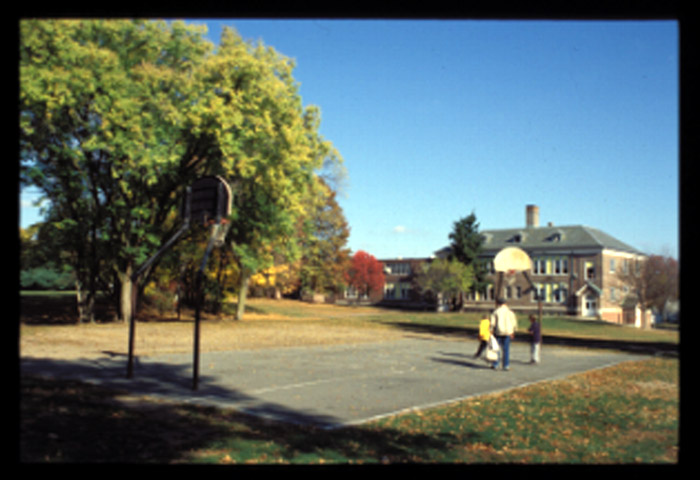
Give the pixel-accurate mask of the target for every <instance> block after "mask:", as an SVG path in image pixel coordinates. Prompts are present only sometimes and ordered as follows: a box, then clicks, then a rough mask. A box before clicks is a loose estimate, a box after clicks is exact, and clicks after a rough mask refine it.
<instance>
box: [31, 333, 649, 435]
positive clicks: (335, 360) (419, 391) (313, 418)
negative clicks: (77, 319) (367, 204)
mask: <svg viewBox="0 0 700 480" xmlns="http://www.w3.org/2000/svg"><path fill="white" fill-rule="evenodd" d="M477 343H478V342H477V341H476V340H474V339H468V340H459V341H455V340H442V339H435V338H432V337H431V338H428V337H413V338H406V339H403V340H398V341H390V342H380V343H369V344H367V343H365V344H355V345H336V346H318V347H292V348H289V347H287V348H278V349H264V350H248V351H231V352H213V353H202V354H201V355H200V367H199V378H198V388H197V390H194V389H193V388H192V387H193V355H192V354H172V355H158V356H153V357H137V358H136V361H135V365H134V374H133V377H132V378H126V366H127V365H126V363H127V362H126V357H121V356H120V357H103V358H100V359H98V360H79V361H57V360H42V359H22V361H21V368H22V371H23V372H33V373H43V374H47V375H50V376H54V377H57V378H75V379H81V380H84V381H89V382H91V383H96V384H102V385H105V386H112V387H118V388H123V389H126V390H128V391H129V392H131V393H133V394H135V395H151V396H155V397H164V398H167V399H169V400H173V401H177V402H184V403H192V404H200V405H212V406H218V407H225V408H234V409H236V410H239V411H243V412H246V413H250V414H253V415H258V416H262V417H265V418H271V419H276V420H282V421H287V422H296V423H303V424H314V425H318V426H321V427H326V428H333V427H338V426H344V425H352V424H358V423H363V422H367V421H369V420H372V419H376V418H381V417H384V416H389V415H393V414H396V413H400V412H403V411H407V410H411V409H423V408H428V407H431V406H437V405H442V404H446V403H450V402H454V401H458V400H462V399H466V398H469V397H472V396H476V395H482V394H487V393H493V392H498V391H503V390H508V389H512V388H517V387H521V386H525V385H528V384H532V383H536V382H541V381H546V380H552V379H557V378H563V377H566V376H569V375H571V374H575V373H579V372H583V371H586V370H592V369H598V368H602V367H606V366H610V365H614V364H617V363H620V362H624V361H628V360H636V359H640V358H644V357H643V356H642V355H634V354H630V353H618V352H614V351H601V350H589V349H585V348H568V347H557V346H551V347H550V346H547V345H546V344H545V345H543V347H542V363H541V364H540V365H537V366H533V365H530V364H529V359H530V357H529V348H530V347H529V344H527V343H521V342H513V343H512V344H511V369H510V371H507V372H505V371H502V370H493V369H491V367H490V366H489V365H488V364H486V362H485V361H484V360H482V359H474V358H473V354H474V353H475V351H476V348H477Z"/></svg>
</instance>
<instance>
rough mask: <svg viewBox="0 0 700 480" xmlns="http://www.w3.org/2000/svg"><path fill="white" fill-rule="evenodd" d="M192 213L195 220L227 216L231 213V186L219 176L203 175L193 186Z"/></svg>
mask: <svg viewBox="0 0 700 480" xmlns="http://www.w3.org/2000/svg"><path fill="white" fill-rule="evenodd" d="M191 190H192V193H191V199H190V202H191V203H190V215H191V217H190V218H191V219H192V221H194V222H201V223H206V222H207V221H208V220H216V219H217V218H220V219H221V218H226V217H228V216H229V215H230V214H231V200H232V198H231V197H232V196H231V187H230V186H229V184H228V183H227V182H226V180H224V179H223V178H221V177H219V176H209V177H202V178H200V179H199V180H197V181H195V182H194V183H193V184H192V187H191Z"/></svg>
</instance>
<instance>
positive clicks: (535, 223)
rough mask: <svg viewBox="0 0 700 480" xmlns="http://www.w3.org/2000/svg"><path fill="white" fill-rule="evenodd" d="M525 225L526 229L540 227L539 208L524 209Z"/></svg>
mask: <svg viewBox="0 0 700 480" xmlns="http://www.w3.org/2000/svg"><path fill="white" fill-rule="evenodd" d="M525 225H526V226H527V228H537V227H539V226H540V207H538V206H537V205H528V206H527V207H525Z"/></svg>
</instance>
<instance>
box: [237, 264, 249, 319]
mask: <svg viewBox="0 0 700 480" xmlns="http://www.w3.org/2000/svg"><path fill="white" fill-rule="evenodd" d="M249 283H250V273H249V272H248V271H246V270H242V271H241V283H240V288H239V291H238V307H237V308H236V320H243V314H244V313H245V300H246V297H247V296H248V284H249Z"/></svg>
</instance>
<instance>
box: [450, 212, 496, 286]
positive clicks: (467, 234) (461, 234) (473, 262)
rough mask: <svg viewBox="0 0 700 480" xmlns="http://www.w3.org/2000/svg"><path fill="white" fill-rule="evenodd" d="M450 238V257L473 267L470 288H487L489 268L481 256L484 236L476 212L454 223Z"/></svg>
mask: <svg viewBox="0 0 700 480" xmlns="http://www.w3.org/2000/svg"><path fill="white" fill-rule="evenodd" d="M449 238H450V255H449V258H450V259H451V260H457V261H459V262H461V263H463V264H464V265H466V266H471V267H472V270H473V273H474V279H473V282H472V284H471V289H470V290H471V291H472V292H475V291H481V290H483V289H484V288H486V286H487V285H488V284H489V282H488V281H487V280H486V276H487V275H488V269H487V265H486V262H485V261H484V260H482V259H480V258H479V256H480V255H481V251H482V250H481V248H482V244H483V242H484V237H483V236H482V235H481V234H480V233H479V223H478V222H477V221H476V215H475V214H474V212H472V213H470V214H469V215H468V216H466V217H464V218H462V219H460V220H458V221H457V222H455V223H454V228H453V230H452V232H451V233H450V235H449Z"/></svg>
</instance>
